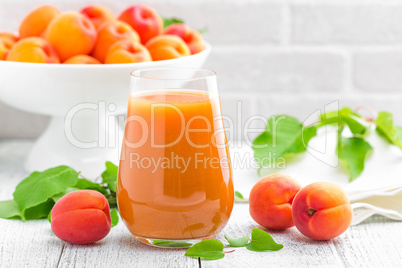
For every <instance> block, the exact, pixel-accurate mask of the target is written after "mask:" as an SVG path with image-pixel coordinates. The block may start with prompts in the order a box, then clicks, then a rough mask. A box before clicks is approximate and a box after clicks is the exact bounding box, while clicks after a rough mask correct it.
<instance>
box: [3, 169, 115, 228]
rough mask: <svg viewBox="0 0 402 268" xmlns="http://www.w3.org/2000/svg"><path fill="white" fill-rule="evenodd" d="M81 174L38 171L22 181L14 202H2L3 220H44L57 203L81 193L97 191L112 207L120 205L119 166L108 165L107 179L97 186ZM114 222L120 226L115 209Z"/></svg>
mask: <svg viewBox="0 0 402 268" xmlns="http://www.w3.org/2000/svg"><path fill="white" fill-rule="evenodd" d="M78 176H79V173H78V172H77V171H75V170H74V169H72V168H71V167H67V166H58V167H54V168H50V169H47V170H45V171H42V172H38V171H35V172H33V173H31V174H30V175H29V176H28V177H26V178H25V179H24V180H22V181H21V182H20V183H19V184H18V185H17V187H16V188H15V191H14V193H13V197H14V199H13V200H7V201H0V218H3V219H21V220H23V221H25V220H31V219H42V218H46V217H48V216H49V215H50V211H51V210H52V208H53V206H54V204H55V203H56V202H57V201H58V200H59V199H60V198H62V197H63V196H64V195H66V194H68V193H70V192H73V191H77V190H84V189H87V190H95V191H98V192H100V193H102V194H103V195H105V197H106V198H107V199H108V201H109V205H110V206H111V208H113V207H115V205H116V182H117V166H116V165H114V164H113V163H111V162H107V163H106V170H105V171H104V172H103V173H102V177H103V180H102V182H101V183H96V182H93V181H90V180H87V179H83V178H79V177H78ZM111 218H112V223H113V224H114V225H116V224H117V222H118V220H119V218H118V215H117V210H113V209H112V210H111Z"/></svg>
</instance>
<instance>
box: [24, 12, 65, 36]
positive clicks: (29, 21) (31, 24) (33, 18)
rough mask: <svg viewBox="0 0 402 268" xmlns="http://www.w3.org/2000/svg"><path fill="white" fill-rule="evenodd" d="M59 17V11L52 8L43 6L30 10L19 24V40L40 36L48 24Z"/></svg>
mask: <svg viewBox="0 0 402 268" xmlns="http://www.w3.org/2000/svg"><path fill="white" fill-rule="evenodd" d="M58 15H60V10H58V9H57V8H56V7H54V6H50V5H44V6H40V7H38V8H36V9H34V10H32V11H31V12H30V13H29V14H28V15H27V16H26V17H25V18H24V19H23V20H22V22H21V24H20V28H19V33H20V37H21V38H26V37H30V36H40V37H42V34H43V33H44V32H45V30H46V27H47V26H48V25H49V23H50V22H51V21H52V20H53V19H54V18H56V17H57V16H58Z"/></svg>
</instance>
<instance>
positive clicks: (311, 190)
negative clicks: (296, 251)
mask: <svg viewBox="0 0 402 268" xmlns="http://www.w3.org/2000/svg"><path fill="white" fill-rule="evenodd" d="M292 215H293V221H294V223H295V226H296V228H297V229H298V230H299V231H300V232H301V233H302V234H304V235H305V236H307V237H309V238H312V239H315V240H328V239H331V238H334V237H337V236H339V235H340V234H342V233H343V232H345V231H346V229H348V227H349V225H350V223H351V221H352V216H353V213H352V207H351V206H350V202H349V199H348V196H347V195H346V193H345V191H344V190H343V189H342V188H341V187H340V186H339V185H337V184H334V183H329V182H315V183H312V184H310V185H308V186H306V187H304V188H303V189H302V190H300V192H299V193H298V194H297V195H296V196H295V198H294V200H293V205H292Z"/></svg>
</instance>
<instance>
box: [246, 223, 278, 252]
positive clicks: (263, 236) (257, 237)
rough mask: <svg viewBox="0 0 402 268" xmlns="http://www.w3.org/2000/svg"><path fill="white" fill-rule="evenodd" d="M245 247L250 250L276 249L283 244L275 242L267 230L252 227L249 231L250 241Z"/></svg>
mask: <svg viewBox="0 0 402 268" xmlns="http://www.w3.org/2000/svg"><path fill="white" fill-rule="evenodd" d="M246 248H247V249H248V250H252V251H266V250H271V251H277V250H280V249H282V248H283V245H281V244H278V243H276V242H275V241H274V239H273V238H272V236H271V235H270V234H268V233H267V232H265V231H263V230H260V229H258V228H254V229H253V231H251V242H250V243H248V244H247V246H246Z"/></svg>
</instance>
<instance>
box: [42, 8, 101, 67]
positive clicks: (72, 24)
mask: <svg viewBox="0 0 402 268" xmlns="http://www.w3.org/2000/svg"><path fill="white" fill-rule="evenodd" d="M96 37H97V32H96V29H95V26H94V25H93V23H92V22H91V21H90V20H89V19H88V18H87V17H85V16H84V15H82V14H80V13H78V12H74V11H71V12H65V13H62V14H60V15H59V16H58V17H56V18H55V19H54V20H52V21H51V22H50V24H49V26H48V27H47V29H46V32H45V39H46V40H47V41H48V42H49V43H50V44H51V45H52V46H53V47H54V49H56V51H57V53H58V54H59V57H60V59H61V60H62V61H65V60H66V59H68V58H71V57H73V56H76V55H82V54H89V53H90V52H91V51H92V49H93V48H94V46H95V42H96Z"/></svg>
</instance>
